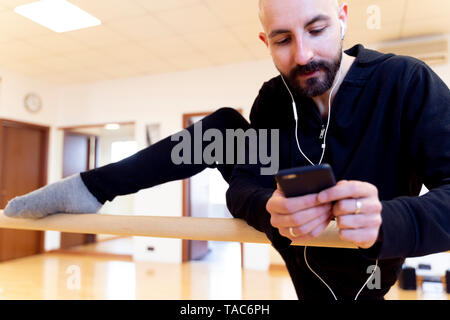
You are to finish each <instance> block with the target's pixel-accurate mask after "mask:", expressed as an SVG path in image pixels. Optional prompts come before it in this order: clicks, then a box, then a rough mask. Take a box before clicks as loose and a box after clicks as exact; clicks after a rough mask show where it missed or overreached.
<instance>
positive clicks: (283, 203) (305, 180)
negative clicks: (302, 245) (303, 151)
mask: <svg viewBox="0 0 450 320" xmlns="http://www.w3.org/2000/svg"><path fill="white" fill-rule="evenodd" d="M276 180H277V182H278V185H279V189H280V190H278V189H277V190H276V191H275V192H274V193H273V195H272V197H271V198H270V199H269V201H268V202H267V204H266V209H267V211H268V212H269V213H270V214H271V224H272V226H274V227H275V228H278V230H279V231H280V234H281V235H283V236H285V237H287V238H289V239H291V240H293V241H297V240H308V239H311V238H314V237H317V236H319V235H320V234H321V233H322V231H323V230H325V228H326V227H327V226H328V224H329V223H330V221H331V220H332V218H333V215H332V214H331V210H332V205H331V203H326V204H323V203H320V202H319V201H318V199H317V193H319V192H320V191H322V190H324V189H327V188H330V187H332V186H334V185H335V184H336V180H335V178H334V174H333V172H332V170H331V167H330V166H329V165H321V166H315V167H301V168H293V169H287V170H282V171H280V172H279V173H278V174H277V175H276Z"/></svg>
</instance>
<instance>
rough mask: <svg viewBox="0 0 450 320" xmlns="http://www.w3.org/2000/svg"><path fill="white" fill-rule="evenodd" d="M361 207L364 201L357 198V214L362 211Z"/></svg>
mask: <svg viewBox="0 0 450 320" xmlns="http://www.w3.org/2000/svg"><path fill="white" fill-rule="evenodd" d="M361 208H362V202H361V201H359V200H356V210H355V214H359V213H361Z"/></svg>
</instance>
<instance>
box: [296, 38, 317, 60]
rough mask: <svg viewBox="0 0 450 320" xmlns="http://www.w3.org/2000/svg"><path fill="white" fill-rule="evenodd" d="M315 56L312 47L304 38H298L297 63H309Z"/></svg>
mask: <svg viewBox="0 0 450 320" xmlns="http://www.w3.org/2000/svg"><path fill="white" fill-rule="evenodd" d="M313 57H314V53H313V50H312V48H311V47H310V46H309V45H308V44H307V43H306V42H305V41H304V40H303V39H299V40H297V44H296V46H295V63H296V64H297V65H301V66H304V65H307V64H308V63H309V62H310V61H311V60H312V59H313Z"/></svg>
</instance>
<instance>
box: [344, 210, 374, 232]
mask: <svg viewBox="0 0 450 320" xmlns="http://www.w3.org/2000/svg"><path fill="white" fill-rule="evenodd" d="M381 223H382V218H381V214H379V213H365V214H351V215H344V216H340V217H338V218H337V225H338V228H339V229H361V228H370V227H376V226H380V225H381Z"/></svg>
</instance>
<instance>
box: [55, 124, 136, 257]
mask: <svg viewBox="0 0 450 320" xmlns="http://www.w3.org/2000/svg"><path fill="white" fill-rule="evenodd" d="M60 129H62V130H63V131H64V152H63V154H64V157H63V176H64V177H66V176H70V175H73V174H76V173H80V172H84V171H87V170H92V169H95V168H98V167H102V166H105V165H108V164H110V163H113V162H117V161H120V160H122V159H124V158H127V157H129V156H131V155H132V154H134V153H136V152H137V142H136V139H135V132H134V131H135V124H134V122H122V123H120V122H119V123H114V124H111V123H109V124H99V125H88V126H78V127H66V128H60ZM133 211H134V196H133V195H128V196H122V197H117V198H115V199H114V201H112V202H107V203H105V204H104V205H103V207H102V208H101V210H100V212H99V213H105V214H121V215H127V214H130V215H131V214H133ZM117 238H118V237H116V236H111V235H102V234H101V235H82V234H73V233H72V234H69V233H67V234H66V233H61V245H60V248H61V249H60V252H61V251H65V250H66V249H70V250H69V251H71V252H73V251H76V250H83V251H85V250H86V249H85V248H83V249H81V246H85V245H91V246H95V243H97V242H103V241H108V240H114V239H117ZM88 247H89V246H88ZM96 247H97V248H98V247H99V246H96ZM101 247H102V248H103V249H104V250H103V249H101V250H100V251H102V250H103V251H105V252H103V253H102V252H99V250H95V252H96V253H97V254H101V255H103V254H112V255H114V254H118V255H119V256H123V255H127V256H131V254H132V250H131V249H130V250H129V251H130V252H124V250H123V246H122V247H121V248H120V250H119V249H117V248H115V246H112V245H107V244H104V245H102V246H101ZM116 249H117V250H116ZM92 252H94V250H93V251H92ZM122 258H123V257H122Z"/></svg>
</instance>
